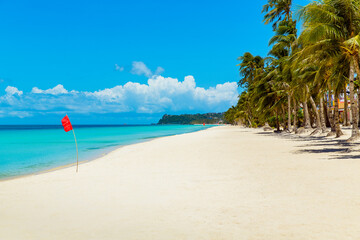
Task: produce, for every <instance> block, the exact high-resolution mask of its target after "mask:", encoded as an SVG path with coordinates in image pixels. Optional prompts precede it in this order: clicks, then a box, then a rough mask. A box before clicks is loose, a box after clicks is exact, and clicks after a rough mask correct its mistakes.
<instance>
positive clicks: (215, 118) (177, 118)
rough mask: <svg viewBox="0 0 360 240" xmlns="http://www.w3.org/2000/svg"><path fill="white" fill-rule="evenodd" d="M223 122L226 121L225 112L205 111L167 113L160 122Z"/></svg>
mask: <svg viewBox="0 0 360 240" xmlns="http://www.w3.org/2000/svg"><path fill="white" fill-rule="evenodd" d="M203 123H205V124H219V123H220V124H222V123H225V120H224V113H204V114H200V113H197V114H181V115H168V114H165V115H164V116H163V117H162V118H161V119H160V120H159V122H158V124H160V125H161V124H203Z"/></svg>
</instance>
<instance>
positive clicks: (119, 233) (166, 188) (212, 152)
mask: <svg viewBox="0 0 360 240" xmlns="http://www.w3.org/2000/svg"><path fill="white" fill-rule="evenodd" d="M334 143H335V144H334ZM340 150H342V146H340V145H338V144H336V142H334V141H333V140H321V141H319V140H313V141H305V140H303V139H301V140H299V139H289V138H288V137H279V136H275V135H274V134H265V133H263V132H262V131H260V130H249V129H241V128H237V127H217V128H212V129H209V130H206V131H201V132H196V133H191V134H185V135H179V136H172V137H165V138H160V139H155V140H153V141H150V142H146V143H140V144H136V145H131V146H127V147H123V148H121V149H118V150H116V151H114V152H112V153H110V154H108V155H107V156H105V157H103V158H102V159H99V160H96V161H92V162H90V163H86V164H83V165H81V166H80V172H79V174H75V169H74V167H72V168H68V169H62V170H58V171H54V172H50V173H46V174H41V175H35V176H29V177H24V178H19V179H14V180H9V181H4V182H0V239H4V240H5V239H6V240H11V239H36V240H40V239H47V240H48V239H124V240H132V239H139V240H140V239H141V240H144V239H157V240H162V239H163V240H174V239H175V240H176V239H203V240H211V239H214V240H215V239H216V240H220V239H234V240H235V239H245V240H247V239H259V240H260V239H261V240H264V239H267V240H271V239H274V240H282V239H284V240H285V239H286V240H289V239H292V240H294V239H299V240H300V239H301V240H303V239H312V240H313V239H319V240H320V239H321V240H323V239H327V240H329V239H341V240H342V239H360V161H359V160H360V157H359V158H357V157H356V155H354V154H343V153H340V152H338V151H340ZM343 156H347V157H346V158H344V157H343Z"/></svg>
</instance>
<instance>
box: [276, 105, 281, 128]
mask: <svg viewBox="0 0 360 240" xmlns="http://www.w3.org/2000/svg"><path fill="white" fill-rule="evenodd" d="M276 130H277V131H278V132H279V131H280V124H279V114H278V111H277V110H276Z"/></svg>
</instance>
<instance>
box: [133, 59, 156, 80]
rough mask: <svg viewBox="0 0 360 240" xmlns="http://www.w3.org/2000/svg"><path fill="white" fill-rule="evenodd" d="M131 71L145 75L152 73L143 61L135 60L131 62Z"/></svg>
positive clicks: (148, 75) (149, 75)
mask: <svg viewBox="0 0 360 240" xmlns="http://www.w3.org/2000/svg"><path fill="white" fill-rule="evenodd" d="M131 73H132V74H136V75H145V76H146V77H151V76H152V75H153V74H152V72H151V70H150V69H149V68H148V67H147V66H146V65H145V63H143V62H136V61H134V62H133V63H132V69H131Z"/></svg>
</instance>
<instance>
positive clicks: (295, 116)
mask: <svg viewBox="0 0 360 240" xmlns="http://www.w3.org/2000/svg"><path fill="white" fill-rule="evenodd" d="M293 101H294V129H293V130H294V133H297V111H298V110H297V104H296V100H295V98H293Z"/></svg>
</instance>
